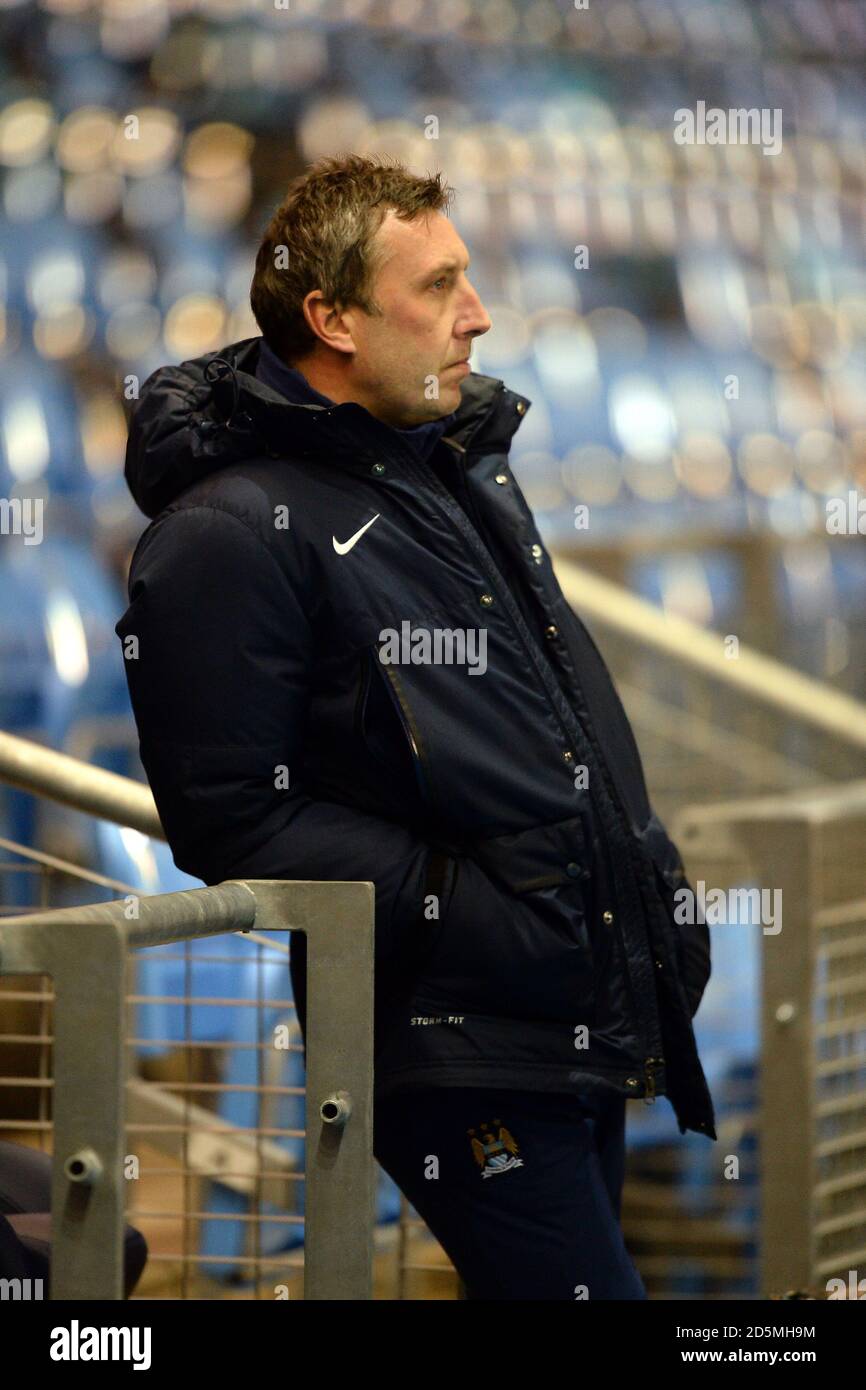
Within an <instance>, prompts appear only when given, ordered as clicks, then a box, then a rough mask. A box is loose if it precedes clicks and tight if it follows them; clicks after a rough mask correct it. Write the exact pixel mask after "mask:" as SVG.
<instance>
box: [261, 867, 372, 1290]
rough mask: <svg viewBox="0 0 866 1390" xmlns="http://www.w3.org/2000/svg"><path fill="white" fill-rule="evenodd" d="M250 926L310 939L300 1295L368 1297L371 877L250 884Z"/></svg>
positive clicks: (370, 1202) (369, 1261)
mask: <svg viewBox="0 0 866 1390" xmlns="http://www.w3.org/2000/svg"><path fill="white" fill-rule="evenodd" d="M249 884H250V887H251V888H252V889H253V891H254V892H255V895H256V902H257V904H258V913H257V916H256V930H257V931H259V930H262V929H264V930H282V931H286V930H290V931H303V932H305V933H306V936H307V1039H306V1044H307V1046H306V1051H307V1084H306V1091H307V1097H306V1163H305V1170H306V1197H305V1208H304V1211H305V1217H304V1298H305V1299H369V1298H372V1294H373V1223H374V1219H375V1197H376V1173H375V1164H374V1160H373V958H374V933H373V921H374V918H373V908H374V887H373V884H372V883H286V882H282V881H280V880H272V881H264V880H249Z"/></svg>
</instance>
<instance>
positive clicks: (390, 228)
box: [343, 210, 490, 429]
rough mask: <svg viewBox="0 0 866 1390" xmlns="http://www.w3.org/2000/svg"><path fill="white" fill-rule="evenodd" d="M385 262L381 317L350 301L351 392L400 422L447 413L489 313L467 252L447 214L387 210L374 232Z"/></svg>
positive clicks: (376, 293) (379, 285)
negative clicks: (406, 216) (403, 216)
mask: <svg viewBox="0 0 866 1390" xmlns="http://www.w3.org/2000/svg"><path fill="white" fill-rule="evenodd" d="M376 245H377V247H378V248H379V250H380V253H381V255H382V256H383V261H382V263H381V264H380V268H379V270H378V273H377V275H376V277H375V280H374V283H373V287H372V294H373V298H374V300H375V301H376V303H377V304H378V305H379V307H380V309H381V310H382V314H381V317H378V316H376V315H371V314H366V313H364V312H363V310H360V309H357V308H350V309H347V310H346V311H345V312H344V315H343V318H344V321H345V322H346V323H347V324H348V325H350V327H351V332H352V340H353V342H354V347H355V351H354V353H353V354H352V371H351V375H352V388H353V398H354V399H355V400H358V401H360V403H361V404H362V405H364V406H366V408H367V409H368V410H369V411H370V413H371V415H375V416H376V417H377V419H380V420H383V421H384V422H385V423H386V424H389V425H393V426H394V427H395V428H397V429H409V428H411V427H412V426H413V425H420V424H423V423H424V422H425V421H429V420H438V419H439V418H440V417H441V416H443V415H449V414H450V413H451V411H453V410H456V409H457V407H458V406H459V404H460V385H461V382H463V381H465V379H466V377H467V376H468V375H469V367H468V365H456V364H458V363H465V359H466V358H467V357H468V356H469V353H470V351H471V348H472V341H473V339H474V338H476V337H477V336H478V335H479V334H481V333H486V332H487V330H488V329H489V328H490V319H489V318H488V317H487V312H486V310H485V308H484V305H483V304H482V303H481V300H480V299H479V298H478V295H477V294H476V293H475V290H474V289H473V288H472V286H471V285H470V283H469V281H468V279H467V278H466V270H467V267H468V265H469V253H468V252H467V250H466V247H465V246H464V244H463V242H462V241H461V239H460V237H459V236H458V235H457V232H456V231H455V230H454V228H453V226H452V225H451V223H450V222H449V220H448V218H447V217H444V216H443V215H442V213H439V212H431V213H426V214H424V215H423V216H421V217H416V218H414V219H413V220H412V221H411V222H404V221H401V220H400V218H398V217H397V215H396V213H394V212H393V211H391V210H389V211H388V212H387V213H386V215H385V218H384V220H383V222H382V225H381V227H380V228H379V231H378V232H377V234H376Z"/></svg>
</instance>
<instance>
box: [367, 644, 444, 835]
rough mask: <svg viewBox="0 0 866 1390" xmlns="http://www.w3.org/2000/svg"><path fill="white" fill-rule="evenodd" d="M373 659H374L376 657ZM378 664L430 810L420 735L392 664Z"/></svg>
mask: <svg viewBox="0 0 866 1390" xmlns="http://www.w3.org/2000/svg"><path fill="white" fill-rule="evenodd" d="M373 659H374V660H375V659H376V658H373ZM379 666H380V667H381V670H382V674H383V678H384V680H385V688H386V689H387V691H388V694H389V695H390V697H391V703H392V704H393V706H394V709H395V710H396V712H397V717H398V719H399V720H400V727H401V728H402V730H403V734H404V736H405V739H406V742H407V743H408V745H409V752H410V754H411V757H412V765H413V767H414V769H415V777H416V780H417V782H418V785H419V787H420V789H421V795H422V796H423V798H424V800H425V801H426V802H427V805H428V806H429V807H430V808H431V810H432V809H435V807H434V805H433V792H432V782H431V778H430V770H429V765H428V763H427V759H426V757H425V756H424V751H423V749H422V747H421V739H420V736H419V735H418V734H417V733H416V730H415V729H414V728H413V723H414V720H413V718H412V716H411V714H410V711H409V704H408V701H407V700H406V696H405V694H404V692H403V689H402V687H401V685H400V682H399V680H398V677H397V672H396V671H395V670H394V668H393V667H392V666H389V665H387V664H385V663H383V662H381V661H380V662H379Z"/></svg>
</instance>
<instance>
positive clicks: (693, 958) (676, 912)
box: [643, 815, 712, 1018]
mask: <svg viewBox="0 0 866 1390" xmlns="http://www.w3.org/2000/svg"><path fill="white" fill-rule="evenodd" d="M643 840H644V844H645V847H646V849H647V852H648V854H649V856H650V859H651V860H652V864H653V869H654V871H655V879H656V887H657V889H658V892H659V897H660V898H661V900H662V903H663V905H664V907H665V910H666V913H667V917H668V921H669V923H670V929H671V931H672V932H673V934H674V939H675V941H676V953H677V957H676V963H677V971H678V973H679V977H680V980H681V982H682V986H683V991H684V993H685V996H686V1000H687V1002H688V1006H689V1016H690V1017H691V1018H694V1016H695V1014H696V1013H697V1011H698V1008H699V1006H700V1002H701V999H702V998H703V995H704V990H705V989H706V987H707V983H708V981H709V978H710V974H711V968H712V966H711V957H710V930H709V927H708V926H707V924H706V922H699V921H698V920H697V905H696V898H695V893H694V890H693V888H692V886H691V884H690V883H689V881H688V879H687V877H686V871H685V868H684V867H683V862H682V859H681V858H680V854H679V851H678V849H677V847H676V845H675V844H674V843H673V841H672V840H671V839H670V838H669V836H668V834H667V831H666V830H665V828H664V826H663V825H662V823H661V821H660V820H659V818H658V816H656V815H652V816H651V817H650V821H649V823H648V825H647V826H646V828H645V830H644V832H643Z"/></svg>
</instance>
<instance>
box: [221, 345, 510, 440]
mask: <svg viewBox="0 0 866 1390" xmlns="http://www.w3.org/2000/svg"><path fill="white" fill-rule="evenodd" d="M261 343H262V339H261V338H259V337H256V338H245V339H243V340H242V341H240V342H237V343H231V344H229V345H228V346H227V347H225V348H222V349H221V350H220V351H219V352H214V353H210V354H208V356H207V357H204V358H202V359H201V365H202V367H203V369H204V374H205V376H206V378H207V379H208V380H209V381H210V382H211V383H212V384H213V391H214V398H215V400H216V402H217V403H218V405H219V407H220V411H221V414H222V415H223V422H224V423H225V425H226V426H227V427H228V429H229V430H231V431H232V432H233V433H235V432H238V431H239V432H241V433H247V432H249V431H250V430H254V431H262V432H263V433H264V434H265V436H266V438H267V440H268V442H269V444H270V446H271V451H272V452H276V453H286V454H287V453H293V452H299V453H301V454H316V453H319V452H320V451H321V448H322V444H323V442H324V440H323V431H322V425H323V423H324V422H325V420H327V427H326V433H327V443H328V449H329V452H330V453H331V454H332V455H333V454H348V455H350V456H351V457H353V458H355V459H358V458H359V457H363V458H367V457H369V456H372V455H373V454H376V455H379V454H381V453H391V454H393V452H394V451H395V448H402V449H403V450H405V452H406V455H407V456H409V457H412V458H414V457H416V454H415V450H414V448H413V446H412V445H411V443H410V442H409V441H407V440H405V439H401V435H402V433H403V432H402V431H400V430H394V429H392V428H391V427H390V426H389V425H385V424H383V423H382V421H380V420H377V419H376V418H375V417H374V416H372V415H371V414H370V412H369V411H368V410H365V409H364V407H363V406H361V405H357V404H356V403H354V402H351V401H350V402H346V403H345V404H342V405H329V406H322V405H318V404H315V403H310V404H299V403H295V402H291V401H287V400H286V399H285V397H284V396H282V395H281V394H280V393H279V392H278V391H276V390H274V389H273V388H272V387H271V386H268V385H267V384H266V383H265V382H263V381H260V380H259V378H258V377H257V376H256V366H257V363H258V357H259V347H260V344H261ZM461 396H462V399H461V403H460V406H459V407H458V409H457V410H456V411H455V412H454V415H453V417H449V420H450V421H453V423H450V426H449V429H448V433H447V436H445V437H444V440H443V442H445V443H449V444H451V445H452V446H454V447H455V448H456V451H457V452H458V453H466V454H468V453H469V452H470V448H471V452H472V454H473V455H474V454H476V453H488V452H492V451H497V450H502V451H507V449H508V446H509V444H510V442H511V439H512V437H513V435H514V433H515V431H516V430H517V428H518V426H519V425H520V422H521V419H522V417H523V415H525V413H526V411H527V410H528V409H529V406H530V405H531V402H530V401H529V400H528V399H527V398H526V397H525V396H521V395H519V394H518V393H516V392H514V391H510V390H508V388H507V387H506V386H505V385H504V384H503V382H502V381H501V380H499V379H498V378H497V377H491V376H485V375H483V374H482V373H480V372H471V373H470V375H469V376H468V377H466V378H465V380H464V382H463V385H462V388H461ZM315 416H319V417H320V418H319V419H314V417H315ZM288 425H291V431H290V432H291V435H292V436H293V438H294V439H296V441H297V445H298V447H297V449H296V448H294V447H293V448H292V449H287V448H286V447H285V443H284V441H285V438H286V435H287V433H288V432H289V431H288V430H287V426H288ZM281 442H282V447H280V445H281ZM467 462H468V460H467Z"/></svg>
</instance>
